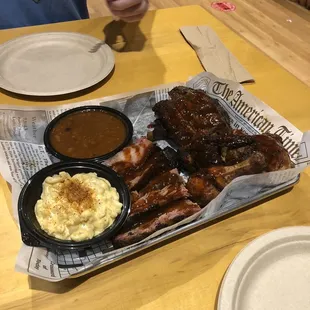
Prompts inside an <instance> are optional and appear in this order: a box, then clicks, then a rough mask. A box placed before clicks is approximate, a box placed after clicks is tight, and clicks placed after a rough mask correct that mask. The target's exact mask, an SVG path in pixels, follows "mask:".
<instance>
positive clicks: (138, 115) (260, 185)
mask: <svg viewBox="0 0 310 310" xmlns="http://www.w3.org/2000/svg"><path fill="white" fill-rule="evenodd" d="M176 85H186V86H189V87H193V88H195V89H204V90H205V91H206V92H207V93H208V95H210V96H211V97H214V98H216V99H218V100H219V103H220V104H221V105H222V106H223V108H224V109H225V110H226V111H227V112H228V114H229V116H230V118H231V125H232V126H233V127H234V128H242V129H243V130H245V131H246V132H247V133H249V134H257V133H263V132H270V133H277V134H279V135H280V136H281V137H282V139H283V141H284V146H285V147H286V148H287V150H288V151H289V153H290V155H291V158H292V161H293V162H295V164H296V168H294V169H289V170H285V171H276V172H271V173H264V174H258V175H251V176H242V177H239V178H237V179H235V180H234V181H233V182H232V183H231V184H230V185H228V186H227V187H226V188H225V189H224V190H223V191H222V192H221V193H220V195H219V196H218V197H217V198H216V199H214V200H213V201H211V202H210V203H209V204H208V206H207V207H206V208H204V209H203V210H201V212H199V213H197V214H195V215H193V216H191V217H189V218H187V219H185V220H183V221H181V222H179V223H177V224H175V225H173V226H170V227H168V228H165V229H162V230H160V231H157V232H156V233H154V234H153V235H151V236H149V237H148V238H146V239H144V240H143V241H141V242H139V243H136V244H134V245H131V246H128V247H125V248H121V249H117V250H114V249H113V246H112V244H111V243H110V242H109V241H107V242H106V243H105V244H103V245H100V246H95V247H93V248H92V249H89V250H87V251H83V252H77V251H64V252H53V251H50V250H47V249H45V248H36V247H28V246H26V245H24V244H22V247H21V249H20V252H19V254H18V257H17V261H16V270H17V271H19V272H23V273H26V274H29V275H32V276H35V277H38V278H41V279H45V280H48V281H52V282H57V281H61V280H63V279H65V278H68V277H70V276H71V275H77V274H79V273H83V272H85V271H86V270H89V269H92V268H94V267H95V266H100V265H104V264H106V263H107V262H111V261H114V260H116V259H119V258H120V257H122V256H126V254H128V253H130V252H132V251H133V250H135V249H137V248H141V247H147V246H148V245H149V244H150V243H151V241H150V239H152V240H153V241H154V238H156V237H157V236H160V235H161V237H162V236H163V234H164V233H165V232H168V231H171V230H175V229H177V228H178V227H180V226H183V225H185V224H188V223H190V222H193V221H195V220H197V219H198V218H199V219H200V220H201V219H203V221H204V222H207V221H209V220H211V219H213V218H215V217H218V216H219V215H220V214H223V213H226V212H231V211H233V210H235V209H236V208H238V207H240V205H242V204H245V203H246V202H247V201H248V200H249V198H251V197H253V199H254V198H255V196H258V195H259V194H262V193H265V192H266V193H267V192H268V191H269V192H270V190H271V189H272V190H274V191H276V190H277V187H279V186H280V185H283V184H284V183H287V182H290V181H291V180H292V179H294V178H296V177H297V176H298V174H299V173H300V172H301V171H302V170H303V169H304V168H305V167H306V166H307V164H309V163H310V155H309V156H308V154H310V152H308V150H310V131H309V132H306V133H305V134H302V133H301V132H300V131H299V130H298V129H297V128H296V127H294V126H293V125H292V124H290V123H289V122H288V121H287V120H285V119H284V118H283V117H281V116H280V115H279V114H277V113H276V112H275V111H274V110H273V109H271V108H270V107H268V106H267V105H266V104H264V103H263V102H261V101H260V100H259V99H257V98H255V97H254V96H253V95H251V94H250V93H249V92H247V91H246V90H245V89H244V88H243V87H242V86H241V85H240V84H239V83H236V82H233V81H228V80H223V79H219V78H217V77H216V76H214V75H213V74H211V73H206V72H204V73H201V74H200V75H198V76H196V77H194V78H192V79H191V80H189V81H188V82H187V83H174V84H169V85H162V86H158V87H154V88H150V89H144V90H141V91H137V92H132V93H127V94H121V95H116V96H111V97H105V98H102V99H95V100H91V101H84V102H79V103H76V104H70V105H68V104H67V105H63V106H56V107H21V106H11V105H1V106H0V117H1V118H0V119H1V122H0V172H1V174H2V176H3V177H4V178H5V180H6V181H7V182H8V183H10V184H11V186H12V205H13V214H14V218H15V220H16V221H17V222H18V214H17V201H18V196H19V193H20V191H21V189H22V186H23V185H24V184H25V183H26V181H27V180H28V179H29V178H30V177H31V176H32V175H33V174H34V173H35V172H37V171H38V170H40V169H42V168H43V167H45V166H47V165H49V164H51V163H53V162H57V161H58V160H57V159H55V158H53V157H52V156H51V155H49V154H48V153H47V152H46V150H45V147H44V144H43V133H44V130H45V127H46V126H47V124H48V123H49V122H50V121H51V120H52V119H53V118H54V117H56V116H57V115H59V114H60V113H62V112H64V111H66V110H68V109H71V108H73V107H77V106H83V105H103V106H110V107H113V108H115V109H118V110H120V111H122V112H124V113H125V114H126V115H127V116H128V117H129V118H130V120H131V121H132V123H133V125H134V130H135V136H134V138H139V137H141V136H144V135H145V134H146V132H147V126H148V125H149V124H150V123H151V122H152V121H153V120H154V113H153V112H152V106H153V105H154V104H155V103H156V102H158V101H159V100H163V99H167V98H168V91H169V90H170V89H172V88H173V87H174V86H176ZM165 144H166V142H164V141H162V142H160V143H159V145H160V146H164V145H165ZM185 177H186V176H185ZM159 238H160V237H159Z"/></svg>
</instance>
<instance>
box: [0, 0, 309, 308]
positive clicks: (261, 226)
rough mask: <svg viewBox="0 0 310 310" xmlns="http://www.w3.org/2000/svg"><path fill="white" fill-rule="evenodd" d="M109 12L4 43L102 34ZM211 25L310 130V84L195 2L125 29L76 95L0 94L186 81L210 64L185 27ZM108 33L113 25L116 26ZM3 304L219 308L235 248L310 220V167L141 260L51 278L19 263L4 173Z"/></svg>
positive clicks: (7, 34) (18, 100) (282, 107)
mask: <svg viewBox="0 0 310 310" xmlns="http://www.w3.org/2000/svg"><path fill="white" fill-rule="evenodd" d="M110 22H111V18H99V19H91V20H85V21H76V22H69V23H62V24H54V25H46V26H38V27H32V28H22V29H15V30H14V29H13V30H7V31H2V32H1V37H0V43H2V42H4V41H6V40H9V39H12V38H15V37H17V36H19V35H21V34H29V33H37V32H42V31H76V32H80V33H87V34H90V35H92V36H95V37H98V38H100V39H103V38H104V33H103V29H106V25H107V24H109V23H110ZM195 24H208V25H209V26H210V27H212V28H213V29H214V30H215V31H216V33H217V34H218V36H219V37H220V39H221V40H222V42H223V43H224V44H225V45H226V46H227V48H229V50H230V51H231V52H232V53H233V54H234V55H235V56H236V57H237V58H238V59H239V61H240V62H241V63H242V64H243V65H244V66H245V67H246V68H247V69H248V70H249V72H251V74H252V75H253V76H254V77H255V79H256V83H255V84H253V85H247V86H245V87H246V89H247V90H249V91H250V92H251V93H253V94H254V95H256V96H257V97H259V98H260V99H262V100H263V101H264V102H265V103H267V104H269V105H270V106H271V107H272V108H274V109H275V110H277V111H278V112H279V113H280V114H282V115H283V116H284V117H286V118H287V119H288V120H289V121H290V122H292V123H293V124H294V125H296V126H297V127H298V128H299V129H301V130H303V131H305V130H307V129H309V114H310V105H309V98H310V89H309V87H307V86H306V85H305V84H304V83H302V82H300V81H299V80H298V79H297V78H296V77H295V76H293V75H291V74H290V73H288V72H287V71H286V70H285V69H283V67H281V66H280V65H278V64H277V63H276V62H275V61H273V60H272V59H271V58H269V57H268V56H266V54H264V53H263V52H261V51H260V50H258V49H257V48H255V47H254V46H253V45H252V44H249V43H248V42H247V40H245V39H244V38H242V37H240V36H238V35H237V34H236V32H234V31H232V30H230V28H229V27H227V26H226V25H224V24H223V23H222V22H220V21H219V20H217V19H216V18H215V17H214V16H212V15H211V14H209V13H208V12H207V11H205V10H203V9H202V8H201V7H198V6H191V7H180V8H173V9H165V10H159V11H153V12H149V13H148V14H147V16H146V17H145V19H144V20H143V21H142V22H141V24H140V25H139V26H138V28H132V27H133V26H130V27H129V28H127V29H125V30H124V32H125V37H126V38H127V39H128V40H129V45H128V47H127V49H126V50H125V51H124V52H115V59H116V67H115V71H114V73H113V75H111V77H110V79H109V80H107V81H105V82H104V83H102V84H100V85H99V86H98V87H97V88H95V89H91V90H89V91H88V92H85V93H81V94H79V97H74V98H66V97H61V98H58V101H56V100H55V99H53V100H50V101H45V102H42V99H40V98H39V99H36V100H35V98H25V97H18V96H17V97H14V98H13V97H12V96H9V95H8V94H3V93H2V94H0V103H1V104H24V105H33V106H35V105H42V104H46V105H52V104H55V103H65V102H77V101H81V100H89V99H93V98H99V97H102V96H106V95H112V94H117V93H121V92H126V91H130V90H135V89H140V88H144V87H149V86H154V85H158V84H162V83H168V82H175V81H185V80H186V79H187V78H188V77H189V76H193V75H195V74H197V73H199V72H201V71H202V70H203V69H202V67H201V65H200V63H199V61H198V59H197V57H196V54H195V52H194V51H193V50H192V49H191V48H190V47H189V45H188V44H187V43H186V42H185V41H184V39H183V37H182V36H181V34H180V33H179V28H180V27H181V26H183V25H195ZM110 33H111V32H110ZM0 184H1V186H0V248H1V252H0V309H1V310H2V309H3V310H4V309H22V310H24V309H38V310H42V309H44V310H57V309H74V310H78V309H81V310H82V309H83V310H84V309H111V310H114V309H116V310H136V309H143V310H146V309H147V310H153V309H154V310H155V309H156V310H157V309H184V310H185V309H186V310H189V309H193V310H196V309H216V306H215V305H216V300H217V294H218V290H219V287H220V284H221V281H222V278H223V275H224V273H225V271H226V269H227V267H228V266H229V264H230V263H231V262H232V260H233V259H234V257H235V256H236V255H237V253H238V252H239V251H240V250H241V249H242V248H243V247H244V246H246V245H247V244H248V243H249V242H250V241H251V240H252V239H253V238H255V237H257V236H260V235H261V234H263V233H265V232H268V231H270V230H272V229H275V228H278V227H284V226H292V225H309V223H310V208H309V201H310V192H309V186H310V173H309V171H307V172H306V173H303V175H302V177H301V181H300V183H299V184H298V185H297V186H295V188H294V189H293V190H291V191H290V192H287V193H285V194H283V195H280V196H278V197H275V198H274V199H272V200H269V201H265V202H262V203H261V204H259V205H257V206H256V207H254V208H251V209H249V210H247V211H245V212H242V213H240V214H236V215H234V216H233V217H230V218H228V219H226V220H224V221H222V222H219V223H216V224H214V225H212V226H210V227H207V228H204V229H202V230H199V231H197V232H195V233H193V234H190V235H188V236H185V237H183V238H181V239H178V240H175V241H174V242H172V243H169V244H166V245H164V246H163V247H159V248H157V249H155V250H154V251H151V252H147V253H144V254H143V255H140V256H137V257H135V258H134V259H131V260H128V261H126V262H123V263H122V264H119V265H116V266H114V268H112V269H109V270H105V271H104V272H102V270H101V271H97V272H95V273H94V274H91V275H89V276H84V277H82V278H78V279H71V280H66V281H63V282H60V283H49V282H45V281H43V280H39V279H36V278H32V277H28V276H27V275H24V274H20V273H17V272H15V271H14V265H15V260H16V255H17V253H18V251H19V248H20V246H21V240H20V234H19V230H18V227H17V225H16V223H15V222H14V221H13V218H12V204H11V194H10V191H9V188H8V186H7V184H6V182H5V181H4V180H3V179H2V178H1V179H0Z"/></svg>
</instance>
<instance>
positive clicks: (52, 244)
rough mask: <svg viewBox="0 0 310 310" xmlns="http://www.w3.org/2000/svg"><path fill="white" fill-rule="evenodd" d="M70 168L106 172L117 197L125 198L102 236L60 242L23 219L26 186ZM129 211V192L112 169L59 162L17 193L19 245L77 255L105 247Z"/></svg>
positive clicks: (94, 165) (89, 163)
mask: <svg viewBox="0 0 310 310" xmlns="http://www.w3.org/2000/svg"><path fill="white" fill-rule="evenodd" d="M72 166H73V168H74V166H76V167H77V168H86V169H87V168H90V169H91V168H94V169H97V170H98V169H99V170H103V171H105V172H107V173H108V174H110V175H111V178H114V179H115V180H116V181H117V182H118V183H119V188H120V189H117V191H118V193H119V194H120V192H122V193H123V196H124V201H123V208H122V211H121V213H120V214H119V215H118V217H117V218H116V220H115V221H114V223H113V224H112V225H111V226H110V227H108V228H107V229H105V230H104V231H103V232H102V233H101V234H99V235H97V236H95V237H93V238H92V239H89V240H84V241H72V240H61V239H57V238H54V237H52V236H49V235H48V234H47V233H45V232H44V231H43V230H42V229H37V228H35V227H34V225H33V224H32V223H31V222H30V221H29V220H28V219H26V218H25V216H24V215H25V214H27V212H26V211H25V210H24V204H23V199H24V197H25V194H26V192H27V190H28V189H29V185H30V184H31V183H32V182H34V181H35V180H36V178H38V177H39V176H41V175H42V174H45V178H46V177H47V176H49V175H50V174H51V173H52V171H53V170H56V169H59V168H62V167H63V170H62V171H66V167H72ZM90 172H92V171H90ZM56 173H57V172H55V174H56ZM58 173H59V172H58ZM45 178H44V179H45ZM108 181H109V179H108ZM41 186H42V184H41ZM41 192H42V190H41ZM38 199H40V197H38ZM34 207H35V206H33V208H34ZM130 208H131V197H130V191H129V189H128V187H127V185H126V184H125V182H124V180H123V179H122V177H120V176H119V175H118V174H117V173H116V172H115V171H114V170H112V169H111V168H109V167H107V166H105V165H102V164H99V163H96V162H85V161H84V162H81V161H74V162H58V163H55V164H51V165H49V166H46V167H44V168H43V169H41V170H39V171H38V172H36V173H35V174H34V175H33V176H32V177H31V178H29V179H28V181H27V182H26V184H25V185H24V187H23V188H22V190H21V192H20V195H19V198H18V216H19V223H20V228H21V235H22V241H23V242H24V243H25V241H26V243H25V244H26V245H29V246H36V247H46V248H48V249H54V250H78V251H81V250H85V249H87V248H90V247H91V246H98V245H100V244H102V243H104V242H105V241H106V240H107V239H109V238H111V237H113V236H114V235H115V234H116V233H117V232H118V231H119V230H120V229H121V227H122V226H123V225H124V223H125V221H126V219H127V217H128V215H129V212H130ZM42 232H43V234H42Z"/></svg>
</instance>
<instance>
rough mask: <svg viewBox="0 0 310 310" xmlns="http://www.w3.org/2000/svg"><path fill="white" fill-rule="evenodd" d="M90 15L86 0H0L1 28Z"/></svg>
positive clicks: (76, 18) (61, 20) (60, 20)
mask: <svg viewBox="0 0 310 310" xmlns="http://www.w3.org/2000/svg"><path fill="white" fill-rule="evenodd" d="M88 17H89V15H88V10H87V3H86V0H0V29H7V28H15V27H25V26H33V25H42V24H49V23H57V22H64V21H71V20H78V19H85V18H88Z"/></svg>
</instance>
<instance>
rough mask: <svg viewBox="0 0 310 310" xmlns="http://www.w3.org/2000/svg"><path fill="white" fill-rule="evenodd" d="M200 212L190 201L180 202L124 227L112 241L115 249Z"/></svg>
mask: <svg viewBox="0 0 310 310" xmlns="http://www.w3.org/2000/svg"><path fill="white" fill-rule="evenodd" d="M199 211H200V207H199V206H198V205H197V204H196V203H193V202H191V201H190V200H179V201H175V202H173V203H171V204H169V205H168V206H167V207H166V208H165V209H159V210H157V211H153V212H151V213H149V214H148V215H147V216H145V217H143V218H141V219H140V220H139V221H136V222H135V224H134V225H132V226H130V225H129V226H124V227H123V228H122V229H121V231H120V232H119V234H118V235H117V236H115V237H114V239H113V240H112V242H113V245H114V246H115V247H124V246H127V245H130V244H133V243H136V242H139V241H141V240H143V239H145V238H146V237H148V236H150V235H151V234H153V233H154V232H156V231H157V230H159V229H162V228H165V227H168V226H171V225H173V224H175V223H177V222H180V221H182V220H183V219H185V218H187V217H189V216H191V215H193V214H195V213H197V212H199Z"/></svg>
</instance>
